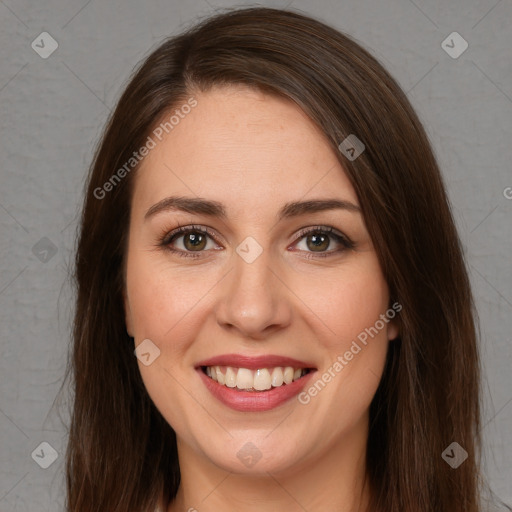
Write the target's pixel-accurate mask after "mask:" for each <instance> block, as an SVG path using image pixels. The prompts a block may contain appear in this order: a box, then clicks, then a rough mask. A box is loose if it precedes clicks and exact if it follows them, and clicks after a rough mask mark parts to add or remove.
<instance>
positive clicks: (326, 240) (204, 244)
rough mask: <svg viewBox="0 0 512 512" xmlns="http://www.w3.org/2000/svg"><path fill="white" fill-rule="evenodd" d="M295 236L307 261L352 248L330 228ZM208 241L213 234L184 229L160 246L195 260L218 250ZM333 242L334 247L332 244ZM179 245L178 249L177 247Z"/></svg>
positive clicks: (307, 230)
mask: <svg viewBox="0 0 512 512" xmlns="http://www.w3.org/2000/svg"><path fill="white" fill-rule="evenodd" d="M297 236H298V239H299V242H295V244H294V245H295V246H298V245H299V244H300V243H302V242H304V243H305V246H304V245H303V247H302V248H299V250H300V252H304V253H306V254H305V256H304V257H306V258H317V257H320V258H325V257H327V256H332V255H334V254H340V253H341V252H343V251H345V250H347V249H353V248H354V247H355V244H354V243H353V242H352V241H351V240H350V239H349V238H348V237H347V236H346V235H344V234H343V233H341V232H339V231H336V230H335V229H334V228H332V227H330V226H313V227H310V228H304V229H302V230H301V231H300V232H299V233H298V235H297ZM211 241H213V242H214V241H215V234H214V233H213V232H212V231H210V230H209V229H208V228H204V227H202V226H184V227H179V228H177V229H174V230H173V231H171V232H170V233H167V234H165V235H164V236H163V237H162V238H161V240H160V243H159V245H160V246H162V247H164V248H165V250H168V251H170V252H172V253H175V254H177V255H178V256H182V257H191V258H198V257H200V253H202V252H204V251H205V250H209V249H216V250H218V249H219V247H218V246H216V245H215V244H214V243H213V242H212V245H213V247H211V246H210V247H208V242H211ZM333 241H334V243H332V242H333ZM174 244H176V245H177V246H178V247H176V246H175V245H174ZM336 244H337V245H338V248H337V249H333V250H329V251H327V249H328V248H329V247H331V246H332V245H336ZM180 245H181V247H179V246H180Z"/></svg>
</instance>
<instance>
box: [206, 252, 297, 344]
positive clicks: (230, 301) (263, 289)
mask: <svg viewBox="0 0 512 512" xmlns="http://www.w3.org/2000/svg"><path fill="white" fill-rule="evenodd" d="M269 253H270V251H269V250H264V251H263V252H262V254H261V255H260V256H259V257H258V258H257V259H256V260H254V261H252V262H251V263H248V262H247V261H245V260H244V259H243V258H242V257H240V256H239V255H238V254H236V253H235V254H234V257H233V259H234V263H233V265H234V268H233V269H232V271H231V272H229V273H228V275H227V276H226V278H225V279H224V280H223V283H222V284H221V287H220V288H219V290H220V295H219V299H218V303H217V305H216V316H217V322H218V324H219V325H220V326H221V327H222V328H223V329H226V330H231V331H233V332H234V334H235V335H236V336H238V337H243V338H250V339H254V340H264V339H265V338H267V337H268V336H269V335H270V334H271V333H274V332H276V331H279V330H281V329H284V328H286V327H288V326H289V325H290V323H291V318H292V304H291V303H290V293H291V292H290V290H289V288H288V287H287V286H286V284H285V282H284V279H283V276H282V275H280V272H279V270H278V269H277V268H276V267H277V266H276V265H274V268H272V262H271V261H269ZM281 273H282V272H281ZM235 331H236V332H235Z"/></svg>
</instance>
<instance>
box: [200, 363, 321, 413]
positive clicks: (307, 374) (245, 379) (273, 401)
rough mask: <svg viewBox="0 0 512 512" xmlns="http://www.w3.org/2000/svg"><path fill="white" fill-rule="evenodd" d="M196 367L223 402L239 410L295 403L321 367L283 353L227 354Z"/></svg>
mask: <svg viewBox="0 0 512 512" xmlns="http://www.w3.org/2000/svg"><path fill="white" fill-rule="evenodd" d="M195 370H196V371H197V374H198V375H199V377H200V379H201V381H202V382H203V384H204V386H205V387H206V389H207V390H208V391H209V392H210V393H211V395H213V397H214V398H216V399H217V401H219V402H220V403H221V404H223V405H226V406H227V407H229V408H230V409H234V410H235V411H242V412H262V411H268V410H271V409H274V408H275V407H278V406H280V405H282V404H284V403H285V402H289V403H292V402H291V399H292V398H293V397H295V396H296V395H298V394H299V393H300V392H301V391H302V390H303V389H304V388H305V387H306V385H307V383H308V381H309V380H310V379H311V378H312V376H313V375H314V374H315V373H316V371H317V368H316V367H315V366H314V365H313V364H312V362H311V361H299V360H298V359H294V358H291V357H286V356H280V355H273V354H268V355H259V356H250V355H245V354H223V355H218V356H215V357H212V358H209V359H206V360H203V361H199V362H197V363H196V365H195Z"/></svg>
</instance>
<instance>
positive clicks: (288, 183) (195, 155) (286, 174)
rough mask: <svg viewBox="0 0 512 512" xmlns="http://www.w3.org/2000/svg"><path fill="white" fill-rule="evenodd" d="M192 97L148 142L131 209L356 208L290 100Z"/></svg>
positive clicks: (258, 95)
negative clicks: (189, 199)
mask: <svg viewBox="0 0 512 512" xmlns="http://www.w3.org/2000/svg"><path fill="white" fill-rule="evenodd" d="M193 97H194V99H195V100H196V101H197V105H196V106H195V107H193V108H192V109H190V112H189V113H187V114H183V113H182V115H181V116H180V119H179V122H178V123H177V124H175V125H173V128H172V129H170V130H169V129H168V132H169V133H167V134H166V133H165V131H164V133H163V136H162V137H161V140H158V139H157V138H155V137H154V136H153V139H154V140H155V147H154V148H153V149H151V151H150V152H149V154H148V155H147V156H146V157H145V158H144V160H143V162H142V164H141V166H140V168H139V169H138V171H137V173H136V180H135V189H134V207H137V206H138V205H139V206H143V205H145V206H150V203H151V204H152V203H154V202H156V201H158V200H160V199H162V198H163V197H165V196H166V195H171V194H176V193H179V194H184V195H191V196H201V197H210V198H214V199H216V200H218V201H221V202H223V203H224V204H226V205H227V208H228V210H229V209H230V208H231V209H233V210H237V211H238V212H240V211H241V210H244V209H253V211H254V209H256V210H261V209H262V208H263V209H265V210H267V209H275V210H277V209H278V208H279V206H280V204H278V203H281V202H285V201H288V200H298V199H300V198H307V196H308V194H310V195H314V196H315V197H318V196H322V195H325V196H329V197H333V196H337V197H340V198H343V199H345V200H349V201H352V202H354V203H357V197H356V195H355V192H354V190H353V188H352V186H351V184H350V181H349V180H348V178H347V176H346V174H345V171H344V170H343V167H342V166H341V165H340V163H339V161H338V158H337V155H336V153H335V151H334V150H333V149H332V147H331V146H330V145H329V143H328V141H327V140H326V138H325V136H324V134H323V133H322V132H321V131H320V129H319V128H318V127H317V126H316V125H315V124H314V123H313V122H312V121H311V120H310V119H309V118H308V117H307V115H306V114H305V113H304V112H303V111H302V110H301V109H300V108H299V107H298V106H297V105H296V104H295V103H294V102H292V101H291V100H288V99H285V98H280V97H277V96H271V95H268V94H264V93H262V92H260V91H257V90H254V89H250V88H247V87H239V86H230V87H222V88H220V87H217V88H213V89H211V90H210V91H208V92H204V93H198V94H194V95H193ZM179 108H180V106H179V105H177V106H175V107H173V109H172V112H174V111H175V110H176V109H179ZM187 111H188V109H187ZM172 112H171V113H170V114H169V115H168V116H166V117H165V118H164V119H167V118H168V117H170V115H172ZM176 119H177V118H175V120H176ZM233 213H235V212H233Z"/></svg>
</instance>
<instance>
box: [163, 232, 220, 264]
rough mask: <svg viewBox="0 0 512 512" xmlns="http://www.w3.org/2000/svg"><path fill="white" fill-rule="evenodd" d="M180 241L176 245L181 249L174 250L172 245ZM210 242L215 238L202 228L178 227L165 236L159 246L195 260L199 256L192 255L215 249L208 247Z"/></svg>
mask: <svg viewBox="0 0 512 512" xmlns="http://www.w3.org/2000/svg"><path fill="white" fill-rule="evenodd" d="M180 239H182V240H181V241H180V242H179V243H178V244H177V245H178V246H180V245H181V246H182V247H178V248H177V249H176V248H174V247H173V246H172V245H173V244H175V243H176V241H177V240H180ZM209 239H210V240H209ZM211 240H215V236H214V234H213V233H212V232H211V231H210V230H208V229H206V228H204V227H202V226H186V227H179V228H177V229H175V230H173V231H171V232H170V233H168V234H166V235H165V236H164V237H163V238H162V240H161V241H160V245H161V246H163V247H165V249H166V250H168V251H171V252H173V253H176V254H178V255H179V256H183V257H192V258H197V257H199V256H200V255H199V254H194V253H200V252H203V250H204V249H214V248H215V247H216V246H214V247H208V242H209V241H211Z"/></svg>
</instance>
